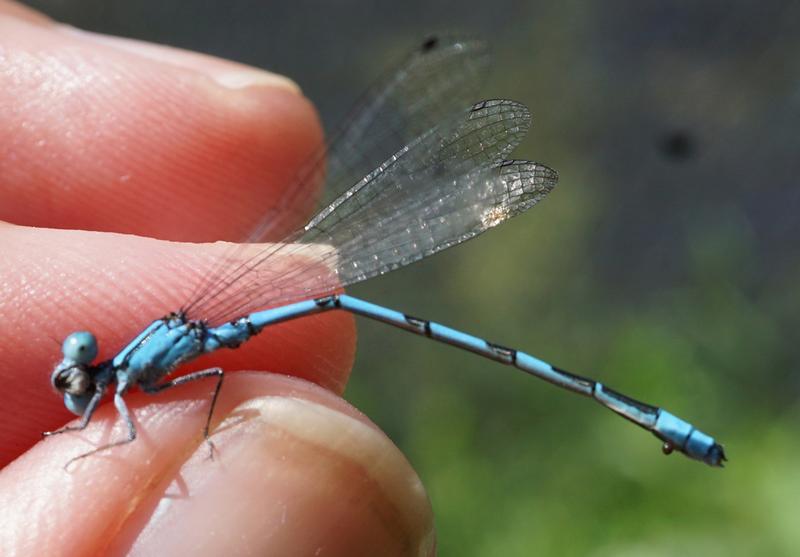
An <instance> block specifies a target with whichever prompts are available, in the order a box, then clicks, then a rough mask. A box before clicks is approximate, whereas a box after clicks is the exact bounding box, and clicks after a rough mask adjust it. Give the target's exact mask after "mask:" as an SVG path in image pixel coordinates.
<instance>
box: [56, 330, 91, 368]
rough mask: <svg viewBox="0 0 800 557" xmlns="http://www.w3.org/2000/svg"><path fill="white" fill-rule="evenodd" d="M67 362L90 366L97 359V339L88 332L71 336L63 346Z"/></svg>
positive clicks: (62, 349)
mask: <svg viewBox="0 0 800 557" xmlns="http://www.w3.org/2000/svg"><path fill="white" fill-rule="evenodd" d="M61 351H62V352H63V353H64V359H65V360H72V361H73V362H75V363H76V364H90V363H92V361H93V360H94V359H95V358H96V357H97V339H95V338H94V335H93V334H92V333H90V332H87V331H78V332H77V333H72V334H71V335H69V336H68V337H67V338H66V340H64V344H63V345H62V346H61Z"/></svg>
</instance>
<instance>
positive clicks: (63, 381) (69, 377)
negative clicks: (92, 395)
mask: <svg viewBox="0 0 800 557" xmlns="http://www.w3.org/2000/svg"><path fill="white" fill-rule="evenodd" d="M51 381H52V383H53V387H54V388H55V389H56V390H57V391H59V392H62V393H65V394H69V395H83V394H86V393H87V392H90V391H92V390H93V386H92V378H91V376H90V375H89V373H88V372H87V371H86V370H84V369H81V368H79V367H76V366H70V367H68V368H57V369H56V370H55V371H54V372H53V377H52V378H51Z"/></svg>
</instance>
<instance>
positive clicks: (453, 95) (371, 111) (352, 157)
mask: <svg viewBox="0 0 800 557" xmlns="http://www.w3.org/2000/svg"><path fill="white" fill-rule="evenodd" d="M489 58H490V57H489V52H488V48H487V46H486V44H485V43H484V42H482V41H479V40H476V39H471V38H465V37H457V36H441V37H436V38H429V39H427V40H426V41H425V42H424V43H423V44H422V45H420V46H419V47H418V48H417V49H415V50H414V51H413V52H411V54H409V55H408V56H407V57H406V58H405V59H404V60H403V61H402V62H401V63H400V64H399V65H397V66H396V67H395V68H393V69H392V70H390V71H388V72H386V74H385V75H384V76H383V77H382V78H381V79H379V80H378V81H377V82H376V83H375V84H374V85H373V86H372V87H370V88H369V89H368V90H367V91H366V93H365V94H364V95H362V97H361V99H360V100H359V101H358V102H357V103H356V105H355V106H354V108H353V109H352V110H351V111H350V113H349V115H348V117H347V118H346V119H345V121H344V122H343V123H342V124H341V125H340V126H339V128H338V130H337V131H335V132H334V133H333V134H332V135H331V137H330V139H329V140H328V142H327V143H326V144H325V145H322V146H321V147H320V148H318V149H317V150H316V152H314V153H313V154H312V155H311V156H310V157H309V160H308V162H307V163H306V164H305V165H303V166H302V167H301V169H300V170H299V172H298V175H297V180H296V182H295V184H294V185H293V187H292V188H291V190H287V192H286V193H285V194H284V196H283V197H282V198H281V200H280V201H279V202H278V203H277V204H276V205H275V206H274V207H273V208H271V209H270V210H269V211H267V213H266V214H265V215H264V218H263V219H262V220H261V223H260V224H259V225H258V226H256V227H255V228H254V229H253V232H252V233H251V235H250V236H249V237H248V239H247V240H248V241H249V242H260V241H264V240H266V239H272V240H276V239H278V237H281V236H282V235H284V234H285V233H286V232H287V231H288V230H289V229H290V228H291V227H292V226H296V225H297V223H298V222H302V221H303V220H304V219H305V218H307V217H308V216H309V215H308V214H307V213H303V211H304V209H303V207H307V206H308V204H305V203H297V202H296V200H297V199H298V198H302V197H303V196H305V197H309V196H314V195H315V193H316V191H317V185H318V184H319V183H320V181H322V180H323V177H324V180H325V187H324V189H323V190H322V191H323V193H322V196H321V201H322V205H323V206H324V205H327V204H328V203H330V202H331V201H332V200H333V199H335V198H337V197H339V196H340V195H341V194H342V193H343V192H345V191H346V190H347V189H349V188H350V187H351V186H352V185H353V184H355V183H356V182H357V181H359V180H361V178H363V177H364V176H365V175H366V174H367V173H368V172H370V171H371V170H373V169H374V168H375V167H376V166H378V165H379V164H380V163H381V162H383V161H384V160H386V159H387V158H388V157H389V156H390V155H392V154H393V153H394V152H396V151H397V150H398V149H400V148H401V147H402V146H403V145H405V144H407V143H409V142H410V141H412V140H413V139H414V138H415V137H417V136H418V135H420V134H421V133H423V132H425V131H426V130H429V129H431V128H432V127H434V126H435V125H437V124H438V123H439V122H441V121H442V120H443V119H444V118H446V117H447V116H450V115H452V114H454V113H456V112H457V111H459V110H461V109H463V108H464V107H465V106H469V105H470V104H471V103H472V102H473V101H474V100H475V98H476V97H477V92H478V86H479V84H480V83H481V82H482V81H483V79H484V78H485V75H486V73H487V71H488V68H489ZM306 210H307V209H306ZM276 233H277V237H276Z"/></svg>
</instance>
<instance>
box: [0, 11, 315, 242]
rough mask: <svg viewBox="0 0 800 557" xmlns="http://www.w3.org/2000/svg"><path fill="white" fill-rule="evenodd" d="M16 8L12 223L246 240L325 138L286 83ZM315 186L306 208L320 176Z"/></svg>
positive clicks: (7, 143) (1, 209)
mask: <svg viewBox="0 0 800 557" xmlns="http://www.w3.org/2000/svg"><path fill="white" fill-rule="evenodd" d="M4 7H5V10H2V11H0V51H1V52H2V53H3V56H2V57H0V70H1V71H0V106H2V107H3V114H4V116H3V121H4V125H3V126H0V176H3V179H2V180H0V219H2V220H7V221H9V222H14V223H17V224H27V225H32V226H51V227H59V228H79V229H85V230H103V231H114V232H125V233H135V234H140V235H146V236H152V237H158V238H165V239H173V240H191V241H210V240H217V239H221V238H223V239H232V240H237V239H241V238H243V237H244V236H245V234H246V232H247V231H248V230H249V229H251V227H253V226H254V224H255V223H256V222H257V220H258V219H259V217H260V216H262V215H263V214H264V213H265V211H266V209H267V208H269V207H270V206H272V205H274V204H275V203H276V202H277V200H278V198H279V197H280V195H281V193H282V192H284V191H285V190H286V189H287V188H290V187H293V186H297V184H296V181H297V180H296V175H297V169H298V166H300V165H301V164H302V163H303V162H304V161H305V160H307V157H308V156H309V154H310V153H311V152H313V151H314V150H315V149H316V148H317V147H318V146H319V144H320V142H321V137H322V135H321V128H320V124H319V121H318V118H317V115H316V113H315V111H314V109H313V108H312V106H311V105H310V103H309V102H308V101H307V100H306V99H305V98H304V97H303V96H302V94H301V93H300V92H299V90H298V89H297V86H296V85H294V84H293V83H292V82H291V81H289V80H288V79H286V78H283V77H281V76H276V75H275V74H271V73H268V72H265V71H262V70H258V69H255V68H250V67H247V66H244V65H241V64H236V63H233V62H228V61H224V60H220V59H216V58H213V57H210V56H204V55H200V54H196V53H190V52H186V51H182V50H179V49H174V48H169V47H162V46H157V45H151V44H146V43H142V42H139V41H133V40H127V39H118V38H113V37H104V36H101V35H96V34H93V33H87V32H83V31H79V30H76V29H73V28H70V27H66V26H62V25H58V24H54V23H52V24H51V23H48V22H47V20H46V19H38V20H37V19H36V18H35V17H34V16H32V15H30V12H28V11H25V10H22V9H21V8H18V7H17V6H16V5H13V4H12V5H9V4H5V5H4ZM21 10H22V11H21ZM9 14H12V15H9ZM32 20H33V21H32ZM304 187H306V188H307V189H308V191H307V192H305V193H304V194H303V195H295V196H293V200H294V205H295V207H293V208H294V209H297V210H298V216H302V215H303V214H307V213H308V212H309V211H310V210H311V209H312V205H313V202H314V197H315V196H314V195H313V194H314V190H315V189H316V188H317V187H318V184H316V183H313V184H305V185H304ZM291 224H292V225H294V226H296V225H298V224H300V223H299V222H294V223H291ZM280 232H286V230H283V231H276V234H279V233H280Z"/></svg>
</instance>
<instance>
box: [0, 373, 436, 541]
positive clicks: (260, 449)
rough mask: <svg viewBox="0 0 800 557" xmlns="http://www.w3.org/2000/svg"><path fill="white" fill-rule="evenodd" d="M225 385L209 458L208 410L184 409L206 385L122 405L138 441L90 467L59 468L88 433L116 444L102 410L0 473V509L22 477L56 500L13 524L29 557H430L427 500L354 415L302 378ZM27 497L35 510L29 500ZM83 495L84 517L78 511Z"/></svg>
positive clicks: (395, 454) (390, 448) (252, 377)
mask: <svg viewBox="0 0 800 557" xmlns="http://www.w3.org/2000/svg"><path fill="white" fill-rule="evenodd" d="M229 379H230V381H228V380H226V383H225V387H224V389H223V391H222V394H221V395H220V400H219V405H218V412H217V420H215V422H216V423H217V425H216V426H215V428H214V433H213V435H212V440H213V441H214V444H215V446H216V452H215V456H214V458H213V460H210V459H209V458H208V449H207V447H206V446H205V445H204V444H203V443H202V439H201V438H200V437H198V435H197V433H198V432H199V431H200V428H201V427H202V423H203V421H204V417H205V414H204V412H203V410H205V409H207V403H206V404H197V403H196V402H192V403H187V399H185V398H183V397H185V396H188V397H189V399H193V398H194V397H195V396H196V395H197V394H198V393H199V392H201V391H206V392H207V391H209V390H210V386H209V385H207V384H206V385H199V384H191V385H187V386H186V387H187V390H188V392H187V390H184V392H183V393H177V392H175V391H177V389H174V390H170V391H169V392H165V393H163V395H164V397H165V398H163V399H162V400H161V401H160V402H158V403H155V402H149V403H148V402H147V401H148V400H149V399H146V398H144V396H143V395H142V396H135V397H131V399H130V401H129V402H130V405H131V407H132V408H134V409H135V415H136V418H137V424H138V427H139V429H140V439H137V440H136V441H135V442H134V443H132V444H130V445H126V446H124V447H118V448H115V449H113V452H110V453H109V454H105V455H94V456H92V457H89V458H87V459H85V460H84V461H81V462H80V463H79V465H78V466H76V467H75V468H74V470H71V471H70V473H68V474H67V473H65V472H64V471H63V470H61V469H60V468H58V465H59V463H61V462H62V461H64V460H66V459H67V458H69V457H71V456H74V455H75V454H76V453H79V452H80V451H83V450H86V447H87V446H88V447H91V446H93V444H95V443H96V442H97V440H96V438H97V436H98V433H101V432H105V433H106V435H105V436H101V441H104V440H105V438H107V437H109V436H113V435H118V434H119V433H120V431H119V429H120V428H119V425H118V427H116V428H114V429H113V430H110V428H109V423H110V422H109V420H110V419H111V418H113V416H110V415H108V413H109V412H112V411H113V409H112V408H110V407H106V408H105V409H103V412H101V413H100V414H99V415H98V419H97V420H95V421H93V423H92V425H91V426H90V428H89V429H87V430H86V432H84V433H83V434H81V436H80V439H74V438H73V439H69V438H68V437H66V436H63V437H58V438H54V439H53V440H52V442H51V440H48V441H46V442H45V443H42V444H40V445H39V446H37V447H36V448H35V449H34V451H31V453H29V454H28V455H26V457H25V458H24V459H23V460H21V461H19V462H17V463H15V464H14V465H12V466H10V467H8V468H7V469H6V471H4V472H3V474H0V503H2V504H3V505H4V507H3V508H9V507H7V506H6V504H7V503H9V502H10V501H11V499H10V498H9V496H8V494H9V491H11V492H13V491H14V490H15V487H14V486H22V485H28V486H30V483H29V481H28V480H30V478H31V476H32V475H33V476H36V477H37V484H36V486H35V487H34V488H32V489H33V491H36V490H39V489H41V490H48V491H52V492H53V493H54V494H55V495H54V496H52V497H50V503H49V505H47V506H44V505H40V506H38V507H35V508H30V509H29V513H28V514H27V516H25V517H24V518H20V517H17V516H14V517H13V519H12V523H13V521H14V520H16V521H19V520H24V521H26V522H30V523H31V524H36V526H35V527H34V528H32V530H33V531H34V532H35V533H36V535H35V536H34V538H33V539H35V540H37V541H38V544H39V545H35V544H33V542H31V544H32V545H29V546H27V549H29V550H30V551H29V553H36V551H33V550H34V549H35V550H37V551H38V554H41V553H42V552H41V550H42V549H48V550H52V549H53V548H59V551H56V552H52V553H51V552H49V551H48V552H47V554H49V555H50V554H52V555H57V554H69V553H68V552H67V553H65V552H64V551H63V550H62V549H63V548H66V549H68V550H69V551H74V550H76V549H81V550H83V552H84V553H85V552H86V548H91V549H92V550H94V551H99V552H102V553H104V554H109V555H115V554H126V555H151V554H159V555H164V554H179V553H186V552H188V553H191V554H192V555H199V556H202V555H220V554H225V555H245V554H247V555H250V554H269V555H277V556H280V555H287V556H289V555H313V554H314V553H315V551H319V550H322V551H323V552H324V554H325V555H330V556H333V557H336V556H345V555H347V556H359V555H364V556H372V555H386V556H392V555H398V556H400V555H403V556H406V555H430V554H432V551H433V546H434V530H433V519H432V512H431V508H430V503H429V500H428V498H427V495H426V494H425V491H424V488H423V487H422V484H421V482H420V480H419V478H418V477H417V475H416V474H415V473H414V471H413V469H412V468H411V466H410V465H409V464H408V462H407V461H406V459H405V458H404V457H403V456H402V454H401V453H400V452H399V451H398V449H397V448H396V447H395V446H394V445H393V444H392V443H391V442H390V441H389V440H388V439H387V438H386V436H385V435H383V434H382V433H380V431H379V430H378V429H377V428H376V427H375V426H374V425H373V424H371V423H370V422H369V421H368V420H367V419H366V418H365V417H364V416H363V415H362V414H360V413H359V412H358V411H357V410H355V409H353V408H352V407H350V406H349V405H347V404H346V403H345V402H344V401H343V400H342V399H340V398H338V397H336V396H334V395H333V394H331V393H330V392H328V391H326V390H324V389H320V388H319V387H317V386H315V385H313V384H309V383H307V382H304V381H301V380H298V379H293V378H288V377H282V376H274V375H267V374H263V373H257V374H238V375H236V376H235V377H230V378H229ZM198 383H202V382H198ZM159 397H160V398H161V395H159ZM143 403H145V404H146V405H145V406H142V404H143ZM88 439H92V440H93V441H92V442H91V443H87V441H86V440H88ZM48 443H50V445H49V447H48V446H47V445H48ZM190 455H191V456H190ZM16 489H19V488H16ZM90 490H91V493H90ZM19 493H21V490H20V491H19ZM27 495H31V496H32V497H34V498H36V493H30V489H28V493H27ZM90 495H91V497H92V509H93V512H91V513H81V512H75V510H76V509H75V507H76V505H81V504H83V502H85V501H86V499H87V497H89V496H90ZM37 500H39V501H41V499H37ZM12 508H13V507H12ZM40 513H47V516H48V517H49V519H48V520H42V518H43V517H41V516H39V514H40ZM14 514H15V515H16V513H14ZM11 525H12V526H13V524H11ZM17 526H19V525H17ZM65 529H66V530H68V532H69V537H70V539H69V540H66V539H64V538H65V537H67V536H66V535H65V534H64V530H65ZM23 530H24V528H8V529H6V530H2V529H0V535H2V536H6V537H8V536H11V537H15V539H16V540H19V538H20V537H21V536H22V534H21V532H22V531H23ZM6 539H8V538H6ZM59 544H62V546H63V547H60V546H59ZM64 544H66V545H64ZM6 547H11V546H9V545H6ZM14 547H19V546H14ZM73 554H74V553H73Z"/></svg>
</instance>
